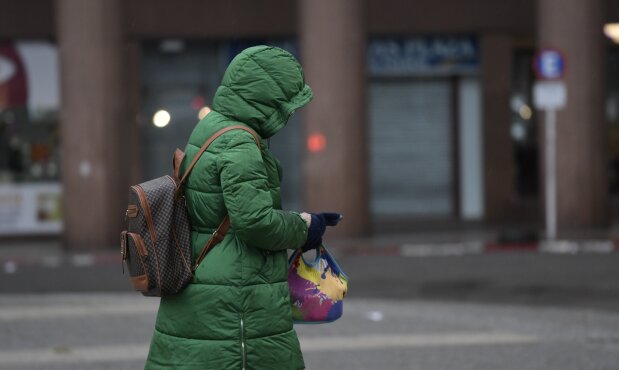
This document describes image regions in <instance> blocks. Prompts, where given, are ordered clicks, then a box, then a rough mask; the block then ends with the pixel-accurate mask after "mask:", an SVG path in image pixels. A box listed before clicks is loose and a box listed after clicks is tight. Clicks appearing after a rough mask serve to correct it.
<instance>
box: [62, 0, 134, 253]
mask: <svg viewBox="0 0 619 370" xmlns="http://www.w3.org/2000/svg"><path fill="white" fill-rule="evenodd" d="M121 24H122V17H121V3H120V1H119V0H89V1H81V0H57V1H56V27H57V35H58V44H59V49H60V65H61V68H60V76H61V91H62V92H61V98H62V100H61V110H60V126H61V137H62V177H63V180H62V181H63V187H64V213H65V228H66V230H65V243H66V246H67V247H68V248H71V249H95V248H103V247H110V246H113V245H116V244H118V240H117V239H118V234H119V231H120V228H121V226H122V222H123V217H124V208H125V207H126V198H127V195H126V192H127V189H126V182H127V181H126V173H124V172H125V171H124V170H123V165H122V162H121V161H122V160H123V158H122V153H123V148H122V147H121V144H120V142H121V138H122V130H123V120H124V118H125V117H124V111H123V110H124V101H125V99H124V95H123V94H124V91H125V90H124V88H123V84H122V82H123V80H122V54H123V52H122V50H123V46H124V44H123V43H122V31H121Z"/></svg>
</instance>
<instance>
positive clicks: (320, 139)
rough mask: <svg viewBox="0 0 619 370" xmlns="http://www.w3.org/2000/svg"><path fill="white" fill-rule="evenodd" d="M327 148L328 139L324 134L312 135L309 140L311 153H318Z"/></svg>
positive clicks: (308, 146) (308, 145) (308, 148)
mask: <svg viewBox="0 0 619 370" xmlns="http://www.w3.org/2000/svg"><path fill="white" fill-rule="evenodd" d="M326 147H327V138H326V137H325V135H323V134H320V133H318V134H312V135H310V136H309V137H308V138H307V150H309V151H310V153H318V152H322V151H323V150H325V148H326Z"/></svg>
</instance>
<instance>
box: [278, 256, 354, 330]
mask: <svg viewBox="0 0 619 370" xmlns="http://www.w3.org/2000/svg"><path fill="white" fill-rule="evenodd" d="M288 286H289V289H290V300H291V303H292V319H293V321H294V322H295V323H306V324H320V323H328V322H333V321H335V320H337V319H339V318H340V317H341V316H342V313H343V305H344V301H343V300H344V297H345V296H346V292H347V290H348V276H346V274H345V273H344V272H343V271H342V269H340V267H339V266H338V264H337V263H336V262H335V259H334V258H333V256H331V254H330V253H329V252H328V251H327V249H326V248H325V247H324V246H321V247H319V248H317V249H316V259H315V260H314V261H313V262H307V261H306V260H305V258H303V253H302V252H301V251H300V250H298V251H296V252H295V253H293V254H292V256H290V260H289V261H288Z"/></svg>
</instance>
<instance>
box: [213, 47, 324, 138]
mask: <svg viewBox="0 0 619 370" xmlns="http://www.w3.org/2000/svg"><path fill="white" fill-rule="evenodd" d="M311 99H312V90H311V89H310V87H309V86H308V85H306V84H305V76H304V75H303V69H301V65H300V64H299V62H298V61H297V60H296V59H295V58H294V56H292V54H290V53H288V52H287V51H285V50H282V49H280V48H276V47H270V46H254V47H251V48H248V49H245V50H243V51H242V52H241V53H240V54H239V55H237V56H236V57H235V58H234V59H233V60H232V62H230V65H229V66H228V69H226V73H225V74H224V77H223V80H222V81H221V86H219V88H217V92H216V93H215V99H214V100H213V109H214V110H215V111H217V112H218V113H221V114H223V115H224V116H227V117H229V118H231V119H233V120H235V121H239V122H242V123H245V124H247V125H248V126H250V127H251V128H252V129H253V130H254V131H256V132H257V133H258V134H259V135H260V136H261V137H262V138H265V139H266V138H269V137H271V136H273V135H275V134H276V133H277V132H278V131H279V130H281V129H282V128H283V127H284V126H285V125H286V122H288V118H290V116H291V115H292V113H294V111H295V110H296V109H298V108H301V107H302V106H304V105H305V104H307V103H308V102H309V101H310V100H311Z"/></svg>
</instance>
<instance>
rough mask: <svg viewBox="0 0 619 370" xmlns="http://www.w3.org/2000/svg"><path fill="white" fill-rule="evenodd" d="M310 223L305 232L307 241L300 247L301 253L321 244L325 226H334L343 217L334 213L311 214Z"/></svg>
mask: <svg viewBox="0 0 619 370" xmlns="http://www.w3.org/2000/svg"><path fill="white" fill-rule="evenodd" d="M311 216H312V222H311V223H310V226H309V229H308V230H307V241H306V242H305V244H304V245H303V247H302V250H303V252H307V251H308V250H311V249H315V248H317V247H319V246H320V245H321V244H322V235H323V234H324V233H325V230H326V229H327V226H335V225H337V224H338V222H340V220H341V219H342V218H343V216H342V215H341V214H339V213H335V212H323V213H312V214H311Z"/></svg>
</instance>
